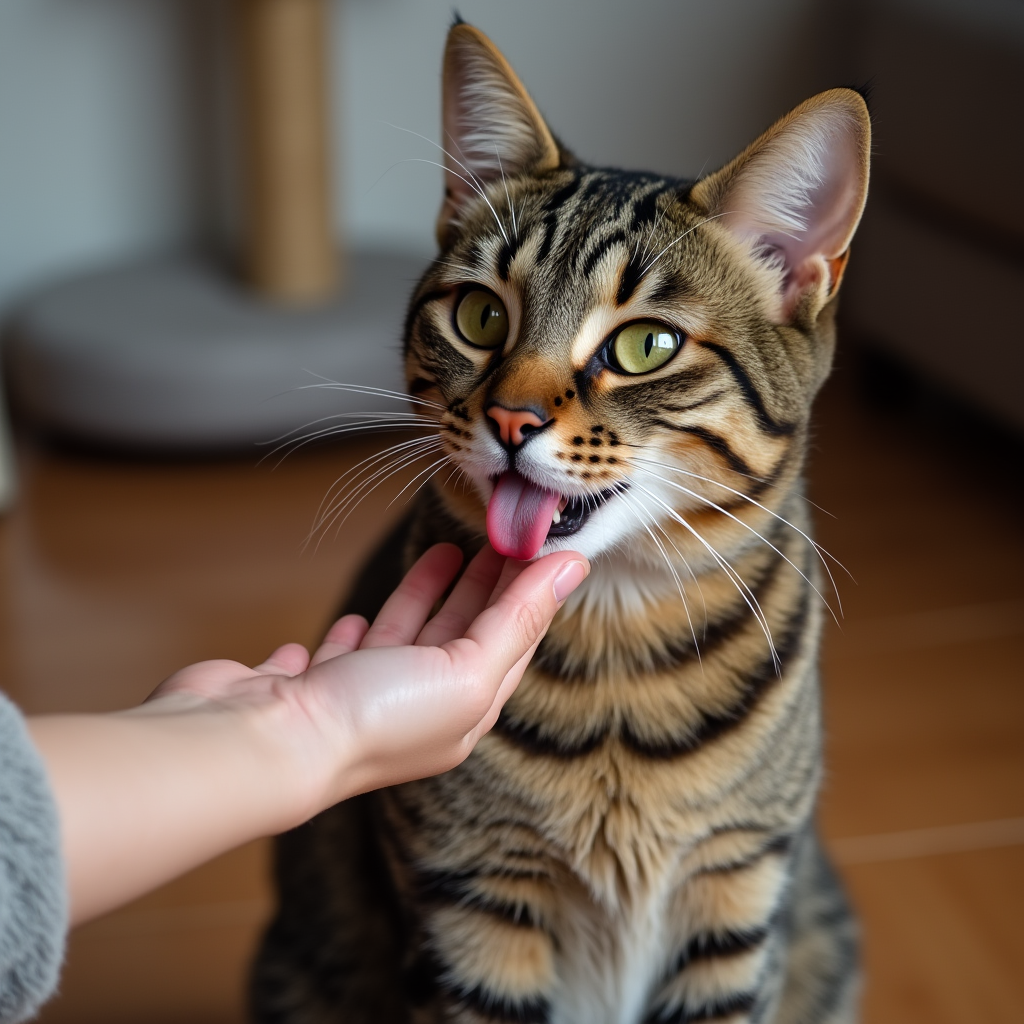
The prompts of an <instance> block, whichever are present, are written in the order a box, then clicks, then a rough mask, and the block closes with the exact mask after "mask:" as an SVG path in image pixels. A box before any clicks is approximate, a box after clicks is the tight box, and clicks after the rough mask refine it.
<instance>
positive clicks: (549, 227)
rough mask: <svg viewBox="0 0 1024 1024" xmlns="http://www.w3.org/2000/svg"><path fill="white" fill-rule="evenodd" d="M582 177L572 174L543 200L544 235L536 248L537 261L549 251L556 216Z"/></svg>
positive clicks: (555, 224) (575, 189) (553, 238)
mask: <svg viewBox="0 0 1024 1024" xmlns="http://www.w3.org/2000/svg"><path fill="white" fill-rule="evenodd" d="M582 181H583V177H582V175H580V174H574V175H573V176H572V178H571V179H570V180H569V181H568V182H566V184H564V185H563V186H562V187H561V188H560V189H558V190H557V191H555V192H553V193H552V194H551V195H550V196H548V198H547V199H546V200H545V202H544V219H543V221H542V225H543V230H544V237H543V238H542V239H541V243H540V248H539V249H538V250H537V262H538V263H543V262H544V260H546V259H547V258H548V255H549V254H550V252H551V246H552V244H553V243H554V240H555V231H556V230H557V227H558V217H559V214H560V213H561V210H562V207H563V206H564V205H565V204H566V203H567V202H568V201H569V200H570V199H571V198H572V197H573V196H574V195H575V194H576V193H577V192H578V191H579V188H580V184H581V183H582Z"/></svg>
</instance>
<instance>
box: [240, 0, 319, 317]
mask: <svg viewBox="0 0 1024 1024" xmlns="http://www.w3.org/2000/svg"><path fill="white" fill-rule="evenodd" d="M236 25H237V28H238V40H237V42H238V46H237V50H238V54H239V63H240V68H241V75H240V77H241V84H242V94H243V104H244V112H243V117H244V123H245V128H244V142H243V150H244V153H245V160H244V167H245V176H246V179H247V180H246V182H245V188H246V198H247V210H246V213H247V217H246V232H245V235H246V237H245V250H246V253H245V255H246V259H245V264H246V272H247V274H248V277H249V280H250V281H251V283H252V284H253V285H254V286H255V287H256V289H257V290H258V291H260V292H261V293H262V294H264V295H266V296H268V297H269V298H274V299H280V300H282V301H286V302H303V301H316V300H319V299H323V298H325V297H326V296H328V295H330V293H331V292H332V291H333V290H334V288H335V287H336V285H337V283H338V258H337V251H336V248H335V240H334V237H333V233H332V231H331V225H332V219H333V218H332V216H331V202H330V180H329V172H328V167H329V157H328V152H327V148H328V147H327V138H328V134H327V68H326V60H325V58H324V36H325V31H324V29H325V17H324V9H323V0H239V2H238V10H237V19H236Z"/></svg>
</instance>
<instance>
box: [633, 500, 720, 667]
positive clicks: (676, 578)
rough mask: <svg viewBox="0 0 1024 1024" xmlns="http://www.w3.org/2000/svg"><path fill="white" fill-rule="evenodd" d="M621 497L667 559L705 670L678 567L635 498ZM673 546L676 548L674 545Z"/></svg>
mask: <svg viewBox="0 0 1024 1024" xmlns="http://www.w3.org/2000/svg"><path fill="white" fill-rule="evenodd" d="M619 497H620V498H622V499H623V505H624V507H625V508H627V509H628V510H629V512H630V513H631V514H632V515H633V517H634V518H635V519H636V521H637V522H638V523H639V524H640V525H641V526H642V527H643V528H644V529H645V530H646V531H647V533H648V535H649V536H650V538H651V540H652V541H654V544H655V546H656V547H657V549H658V551H660V552H661V557H662V558H664V559H665V564H666V565H667V566H668V571H669V572H670V573H671V574H672V579H673V580H674V581H675V585H676V590H678V591H679V599H680V600H681V601H682V602H683V611H684V612H685V614H686V621H687V623H688V624H689V627H690V636H691V637H692V638H693V649H694V650H695V651H696V652H697V660H698V661H699V662H700V664H701V668H703V667H704V661H703V659H702V658H701V654H700V645H699V644H698V643H697V634H696V632H695V630H694V628H693V620H692V619H691V618H690V606H689V605H688V604H687V602H686V594H685V592H684V591H683V581H682V580H681V579H680V578H679V573H677V572H676V567H675V566H674V565H673V564H672V559H671V558H669V557H668V552H667V551H666V550H665V547H664V545H663V544H662V543H661V541H659V540H658V538H657V537H656V536H655V535H654V531H653V530H652V529H651V528H650V526H648V525H647V523H646V522H644V520H643V518H642V517H641V516H640V515H639V514H638V513H637V511H636V510H635V509H634V508H633V500H632V499H633V496H632V495H628V496H627V492H626V491H625V490H620V491H619ZM637 504H640V503H639V501H638V502H637ZM640 508H641V509H642V510H643V511H644V512H646V511H647V509H646V508H645V507H644V506H643V505H640ZM648 514H649V513H648ZM666 537H667V535H666ZM669 543H672V542H671V540H669ZM672 546H673V547H675V545H674V544H673V545H672ZM676 551H677V553H678V548H677V549H676Z"/></svg>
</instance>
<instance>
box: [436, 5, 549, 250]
mask: <svg viewBox="0 0 1024 1024" xmlns="http://www.w3.org/2000/svg"><path fill="white" fill-rule="evenodd" d="M442 118H443V126H444V135H445V137H444V140H443V142H444V148H445V150H446V152H445V158H444V166H445V176H444V177H445V190H444V203H443V205H442V207H441V213H440V215H439V216H438V219H437V236H438V241H439V242H440V243H441V245H442V246H443V245H445V244H446V240H447V239H448V237H449V234H450V228H451V225H452V222H453V221H455V220H456V219H457V218H458V214H459V209H460V207H461V206H462V205H463V203H465V202H466V201H467V200H468V199H471V198H472V197H473V196H476V195H479V194H480V189H482V188H483V187H485V186H486V185H488V184H490V183H492V182H495V181H500V180H501V177H502V175H503V174H504V175H505V176H506V177H511V176H512V175H515V174H519V173H521V172H523V171H527V170H529V171H546V170H552V169H553V168H555V167H557V166H558V165H559V163H560V160H561V157H560V154H559V149H558V144H557V143H556V142H555V139H554V136H553V135H552V134H551V130H550V129H549V128H548V126H547V125H546V124H545V123H544V118H542V117H541V116H540V112H539V111H538V110H537V106H536V104H535V103H534V102H533V100H532V99H531V98H530V95H529V93H527V91H526V89H525V88H523V84H522V82H520V81H519V78H518V77H517V76H516V73H515V72H514V71H513V70H512V68H511V67H510V66H509V63H508V61H507V60H505V58H504V57H503V56H502V54H501V53H500V52H499V50H498V48H497V47H496V46H495V45H494V44H493V43H492V42H491V41H490V39H488V38H487V36H485V35H484V34H483V32H481V31H480V30H479V29H476V28H473V26H472V25H467V24H466V23H465V22H458V23H457V24H455V25H453V26H452V28H451V31H450V32H449V33H448V42H447V44H446V46H445V51H444V74H443V113H442Z"/></svg>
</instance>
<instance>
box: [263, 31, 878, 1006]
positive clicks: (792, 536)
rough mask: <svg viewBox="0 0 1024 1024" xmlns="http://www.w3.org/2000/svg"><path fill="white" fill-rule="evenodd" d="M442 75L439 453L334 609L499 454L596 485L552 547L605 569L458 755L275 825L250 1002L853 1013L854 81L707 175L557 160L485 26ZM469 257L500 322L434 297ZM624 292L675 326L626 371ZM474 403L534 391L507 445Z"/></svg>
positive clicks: (411, 347) (431, 340)
mask: <svg viewBox="0 0 1024 1024" xmlns="http://www.w3.org/2000/svg"><path fill="white" fill-rule="evenodd" d="M467 54H468V56H467ZM470 58H471V59H470ZM461 67H468V68H469V69H470V70H469V72H467V73H466V74H463V75H462V76H461V77H460V73H459V70H458V69H459V68H461ZM481 83H484V84H483V85H481ZM495 83H496V84H495ZM481 88H486V89H488V90H491V91H490V92H489V93H488V94H487V95H482V96H481V95H473V96H470V97H469V99H466V98H465V97H464V96H462V95H461V94H460V93H459V90H466V89H470V90H473V89H477V90H479V89H481ZM446 89H447V90H448V92H447V93H446V111H455V114H453V115H451V116H453V117H455V116H457V117H458V118H463V119H466V118H468V119H469V121H470V122H471V123H468V124H456V125H455V126H454V131H453V134H455V135H456V140H455V141H456V143H457V142H458V132H460V131H461V132H463V133H464V134H465V135H466V136H467V137H469V138H470V140H471V142H472V146H469V147H467V151H468V152H469V154H470V155H469V156H463V157H462V158H460V159H456V157H454V156H449V158H448V160H449V163H448V167H449V186H448V191H447V194H446V200H445V206H444V208H443V210H442V219H441V224H440V226H439V237H440V238H441V240H442V252H441V254H440V256H439V257H438V258H437V260H436V261H435V262H434V263H433V265H432V266H431V267H430V269H429V270H428V271H427V273H426V275H425V276H424V278H423V280H422V281H421V283H420V285H419V287H418V288H417V290H416V293H415V295H414V296H413V299H412V303H411V306H410V312H409V316H408V320H407V332H406V350H405V351H406V364H407V372H408V379H409V384H410V392H411V393H412V394H414V395H417V396H418V397H419V398H421V399H422V400H424V401H427V402H432V403H436V405H435V406H432V407H431V408H435V409H436V410H437V417H436V418H437V421H438V422H437V435H438V436H439V437H440V438H441V441H442V443H443V446H444V447H443V453H442V454H443V456H445V457H446V458H445V459H444V466H445V469H444V470H443V471H441V472H439V473H438V474H437V475H436V476H435V477H434V478H433V480H432V481H431V483H430V484H429V485H428V486H427V487H426V488H425V489H424V491H423V492H422V493H421V495H420V498H419V499H418V506H417V509H416V511H415V513H414V515H413V516H411V517H410V519H409V520H408V521H407V522H406V523H404V524H403V525H402V527H401V528H400V530H399V532H398V533H397V534H396V535H395V536H393V537H392V538H390V539H389V541H388V542H387V544H386V545H385V547H384V548H383V549H382V550H381V552H380V553H379V554H378V556H377V559H376V560H375V562H374V563H373V564H371V565H370V566H369V567H368V569H367V571H366V573H365V574H364V577H363V580H362V581H361V582H360V584H359V585H358V586H357V589H356V594H355V596H354V599H353V605H352V608H353V609H354V610H358V611H362V612H363V613H364V614H372V613H373V611H374V610H375V608H376V607H377V606H379V602H380V600H381V598H382V596H383V594H384V593H386V592H387V588H388V587H389V586H390V585H392V584H393V583H394V582H396V581H397V578H398V575H399V573H400V572H401V568H402V563H403V559H404V561H405V563H407V562H408V561H409V560H410V559H412V558H413V557H415V556H416V554H417V553H418V552H419V551H421V550H423V549H424V548H425V547H426V546H427V545H429V544H430V543H433V542H435V541H437V540H454V541H455V542H457V543H459V544H461V545H462V546H463V547H465V548H466V549H467V550H472V549H474V548H475V547H477V546H479V544H480V543H481V541H482V538H483V537H484V535H485V527H484V509H485V504H486V499H487V497H488V496H489V493H490V488H491V486H492V484H491V480H492V479H493V478H494V476H495V474H497V473H500V472H503V471H505V470H506V469H508V468H509V465H508V464H509V460H510V459H512V458H514V459H516V460H517V468H518V469H519V471H520V472H521V473H524V474H526V475H528V476H531V477H532V478H535V479H538V480H542V481H544V482H545V483H546V484H547V485H548V486H550V487H551V488H552V489H560V490H561V491H562V493H563V494H565V495H566V496H576V497H580V496H589V499H590V500H592V501H595V502H597V501H600V502H601V504H600V507H598V508H597V509H596V511H594V512H593V514H592V515H591V516H590V518H589V519H588V520H587V521H586V523H585V525H584V526H583V528H582V529H581V530H580V532H579V533H578V534H575V535H572V536H568V537H564V538H552V539H549V540H548V542H547V543H546V545H545V547H544V549H543V550H544V551H547V550H553V549H556V548H559V547H562V548H570V547H571V548H575V549H578V550H582V551H584V552H585V553H586V554H587V555H588V556H589V557H591V559H592V560H593V565H594V568H593V572H592V574H591V576H590V577H589V579H588V580H587V581H586V583H585V584H584V585H583V586H582V587H581V588H580V589H579V590H578V591H577V592H576V593H575V594H574V595H573V596H572V597H571V598H570V599H569V601H568V602H567V603H566V604H565V605H564V607H563V608H562V610H561V612H560V613H559V615H558V617H557V618H556V620H555V622H554V623H553V625H552V627H551V629H550V631H549V633H548V635H547V637H546V638H545V640H544V641H543V643H542V645H541V647H540V649H539V650H538V652H537V655H536V657H535V658H534V661H533V663H532V665H531V666H530V668H529V670H528V671H527V673H526V676H525V677H524V679H523V682H522V684H521V685H520V687H519V689H518V691H517V692H516V693H515V695H514V696H513V697H512V699H511V700H510V701H509V703H508V705H507V706H506V708H505V709H504V711H503V712H502V714H501V717H500V719H499V721H498V723H497V725H496V727H495V728H494V730H493V731H492V732H491V733H490V734H489V735H487V736H486V737H484V739H483V740H482V741H481V742H480V744H479V746H478V747H477V749H476V751H475V752H474V753H473V754H472V755H471V757H470V758H469V759H468V760H467V761H466V762H465V763H464V764H463V765H462V766H460V767H459V768H457V769H455V770H453V771H451V772H448V773H446V774H444V775H441V776H438V777H436V778H431V779H425V780H422V781H420V782H414V783H410V784H407V785H404V786H399V787H395V788H392V789H389V790H385V791H382V792H379V793H375V794H370V795H367V796H364V797H361V798H359V799H358V800H354V801H350V802H348V803H347V804H344V805H341V806H339V807H337V808H335V809H334V810H332V811H329V812H327V813H326V814H324V815H322V816H321V817H320V818H318V819H316V820H315V821H313V822H311V823H310V824H308V825H306V826H304V827H303V828H301V829H299V830H297V831H296V832H295V833H292V834H290V835H288V836H285V837H283V839H282V841H281V844H280V847H279V858H278V866H277V873H278V882H279V886H280V890H281V896H282V903H281V908H280V910H279V913H278V916H277V918H276V919H275V921H274V922H273V924H272V925H271V928H270V929H269V931H268V933H267V936H266V939H265V941H264V945H263V948H262V950H261V953H260V957H259V961H258V964H257V968H256V972H255V975H254V981H253V1006H254V1012H255V1017H256V1019H257V1020H259V1021H261V1022H280V1024H284V1022H287V1024H326V1022H328V1021H331V1022H341V1021H345V1022H351V1024H371V1022H373V1024H388V1022H400V1021H401V1022H405V1021H408V1022H416V1024H426V1022H441V1021H458V1022H465V1024H468V1022H484V1021H488V1022H495V1021H507V1022H538V1024H541V1022H543V1024H604V1022H607V1024H613V1022H614V1024H641V1022H643V1024H648V1022H650V1024H654V1022H672V1024H683V1022H694V1021H723V1022H724V1021H729V1022H741V1021H750V1022H754V1021H757V1022H775V1024H826V1022H828V1024H839V1022H850V1021H853V1020H854V1019H855V1001H856V989H857V972H856V938H855V927H854V924H853V922H852V919H851V917H850V915H849V912H848V910H847V907H846V904H845V901H844V898H843V895H842V892H841V890H840V888H839V886H838V884H837V882H836V880H835V877H834V875H833V874H832V872H831V870H830V869H829V867H828V865H827V863H826V862H825V860H824V859H823V856H822V853H821V850H820V847H819V845H818V842H817V840H816V838H815V834H814V829H813V823H812V819H813V812H814V804H815V798H816V792H817V788H818V784H819V780H820V776H821V750H820V747H821V723H820V706H819V703H820V701H819V687H818V678H817V668H816V663H817V648H818V637H819V634H820V630H821V622H822V617H823V614H825V611H824V604H823V601H822V599H821V597H820V595H819V591H820V590H821V589H822V584H821V575H822V574H821V571H820V569H821V563H820V560H819V558H818V554H817V551H816V549H815V548H814V546H813V543H812V542H811V540H810V538H809V533H810V525H809V522H808V517H807V511H806V503H805V502H804V500H803V498H802V485H801V471H802V466H803V461H804V452H805V448H806V442H807V424H808V415H809V409H810V404H811V401H812V399H813V397H814V394H815V392H816V391H817V389H818V387H819V386H820V384H821V382H822V381H823V380H824V378H825V376H826V374H827V372H828V369H829V365H830V362H831V358H832V349H833V343H834V338H833V315H834V309H835V302H834V299H835V294H836V290H837V288H838V284H839V280H840V278H841V273H842V269H843V267H844V265H845V258H846V257H845V253H846V250H847V247H848V245H849V241H850V237H851V236H852V233H853V230H854V228H855V227H856V222H857V219H858V218H859V215H860V211H861V208H862V206H863V201H864V191H865V189H866V183H867V171H866V159H867V157H866V154H867V137H868V130H869V129H868V126H867V119H866V113H865V112H864V110H863V103H862V102H861V101H860V98H859V97H857V96H856V94H853V93H849V92H848V91H845V90H836V91H834V92H832V93H826V94H822V96H819V97H816V98H814V99H812V100H810V101H808V103H806V104H804V105H803V106H802V107H800V108H797V110H796V111H794V113H793V114H791V115H789V117H788V118H786V119H783V121H782V122H779V124H778V125H776V126H775V127H774V128H772V129H771V130H770V131H769V132H768V133H766V135H765V136H763V137H762V138H761V139H760V140H758V141H757V142H755V143H754V145H753V146H752V147H750V149H748V150H747V151H746V152H745V153H744V154H742V155H741V156H740V157H739V158H738V159H737V160H736V161H734V162H733V163H732V164H730V165H728V166H727V167H726V168H724V169H723V170H722V171H720V172H718V173H717V174H716V175H712V176H710V177H709V178H706V179H704V180H702V181H701V182H698V183H690V182H684V181H679V180H676V179H671V178H663V177H659V176H656V175H651V174H639V173H627V172H622V171H610V170H603V169H595V168H591V167H586V166H583V165H581V164H579V163H578V162H576V161H575V160H574V159H573V158H572V157H571V155H570V154H568V153H567V152H566V151H565V150H564V149H562V148H561V147H559V146H558V144H557V143H555V142H554V141H553V136H551V135H550V133H548V132H547V129H546V127H544V126H543V122H541V121H540V120H539V114H537V113H536V108H535V107H533V105H532V102H531V101H529V98H528V97H527V96H526V93H525V90H523V89H522V86H521V85H520V84H519V83H518V80H516V79H515V78H514V76H513V75H512V72H511V70H510V69H508V67H507V64H505V63H504V60H503V58H501V57H500V55H499V54H497V53H496V51H494V50H493V47H492V46H491V44H490V43H489V42H488V41H487V40H486V39H485V37H483V36H482V35H480V34H479V33H478V32H476V30H473V29H471V28H469V26H464V25H461V24H460V25H457V26H456V27H455V28H454V29H453V31H452V35H451V37H450V40H449V50H448V54H447V57H446ZM452 90H455V91H456V95H455V96H454V97H453V96H452V95H450V93H451V91H452ZM517 104H519V106H518V107H517V106H516V105H517ZM510 105H511V107H510ZM511 108H515V109H514V110H512V113H514V114H515V117H514V118H511V119H510V118H508V117H505V114H508V113H509V111H510V109H511ZM467 111H468V113H467ZM495 111H497V112H498V113H497V114H495ZM503 112H504V113H503ZM495 116H498V117H504V118H505V120H504V122H503V124H504V127H503V129H502V131H501V132H498V133H496V134H495V136H494V137H495V138H496V139H497V140H498V141H500V142H501V144H502V147H503V149H501V150H500V152H501V154H502V159H500V160H492V159H491V152H490V151H489V149H488V145H487V139H488V135H487V118H488V117H495ZM474 118H475V120H474ZM509 125H512V126H513V128H514V131H513V130H512V129H510V128H509ZM837 125H838V126H839V127H838V128H837V127H836V126H837ZM531 126H532V128H531ZM531 131H534V132H535V133H536V135H535V136H531ZM844 133H845V134H844ZM513 136H514V137H513ZM516 138H519V139H520V142H521V145H520V143H517V142H516ZM517 147H518V148H517ZM837 153H838V156H837V155H836V154H837ZM474 154H476V155H477V157H479V159H478V162H477V163H473V159H474ZM460 168H461V170H459V169H460ZM460 176H461V177H460ZM460 180H461V182H462V183H461V184H460ZM776 186H777V187H776ZM769 193H770V194H769ZM759 197H760V198H759ZM837 197H838V198H837ZM759 203H760V204H761V205H762V206H763V212H762V213H761V214H759V213H758V208H759ZM787 218H788V220H787ZM752 225H753V227H752ZM758 225H760V227H758ZM765 225H767V226H765ZM780 225H782V226H783V227H781V228H780ZM787 225H788V226H787ZM779 231H782V234H781V235H780V234H778V232H779ZM783 236H784V237H783ZM467 283H474V284H477V285H483V286H485V287H487V288H489V289H490V290H491V291H493V292H494V293H495V294H496V295H497V296H499V297H500V298H501V300H502V301H503V303H504V304H505V306H506V308H507V310H508V315H509V322H510V332H509V337H508V341H507V342H506V343H505V345H504V346H503V347H502V348H501V349H500V350H498V351H491V350H484V349H475V348H473V347H472V346H470V345H467V344H466V343H465V342H463V341H461V340H460V338H459V337H458V335H457V333H456V331H455V329H454V327H453V309H454V304H455V303H456V302H457V300H458V296H459V295H460V294H461V291H460V289H463V288H464V286H465V285H466V284H467ZM635 319H654V320H658V321H663V322H665V323H667V324H669V325H672V326H673V327H674V328H675V329H676V330H678V331H679V332H680V334H681V335H683V336H684V337H685V341H684V344H683V346H682V348H681V349H680V350H679V352H678V353H677V354H676V356H675V357H674V358H672V359H671V360H670V361H669V362H668V363H666V364H665V365H664V366H663V367H662V368H660V369H658V370H656V371H654V372H652V373H650V374H645V375H641V376H635V377H629V376H626V375H623V374H621V373H618V372H615V370H614V368H612V367H609V365H608V364H607V362H606V361H605V360H604V358H603V356H602V354H601V353H602V351H603V349H602V345H603V343H604V339H606V338H607V337H609V336H610V334H611V333H612V332H613V331H614V330H615V329H616V328H617V327H618V326H619V325H621V324H622V323H625V322H628V321H630V320H635ZM493 401H499V402H501V403H502V404H504V405H506V406H507V407H508V408H513V409H515V408H523V407H529V408H531V409H534V408H536V409H540V410H541V411H542V412H543V419H544V424H545V425H544V428H543V429H542V430H540V431H538V432H537V434H536V436H534V437H531V438H530V440H529V443H528V444H523V445H522V447H521V448H520V449H519V450H518V451H517V452H516V453H515V454H514V455H512V456H510V455H509V454H508V453H507V452H506V451H505V450H504V449H503V448H502V447H501V445H499V444H498V443H497V441H496V440H495V436H494V432H493V431H492V430H491V428H490V424H489V422H488V420H487V417H486V415H485V407H486V405H487V403H489V402H493ZM453 469H454V470H457V472H454V473H452V475H449V473H450V472H451V470H453ZM741 581H742V582H741Z"/></svg>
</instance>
